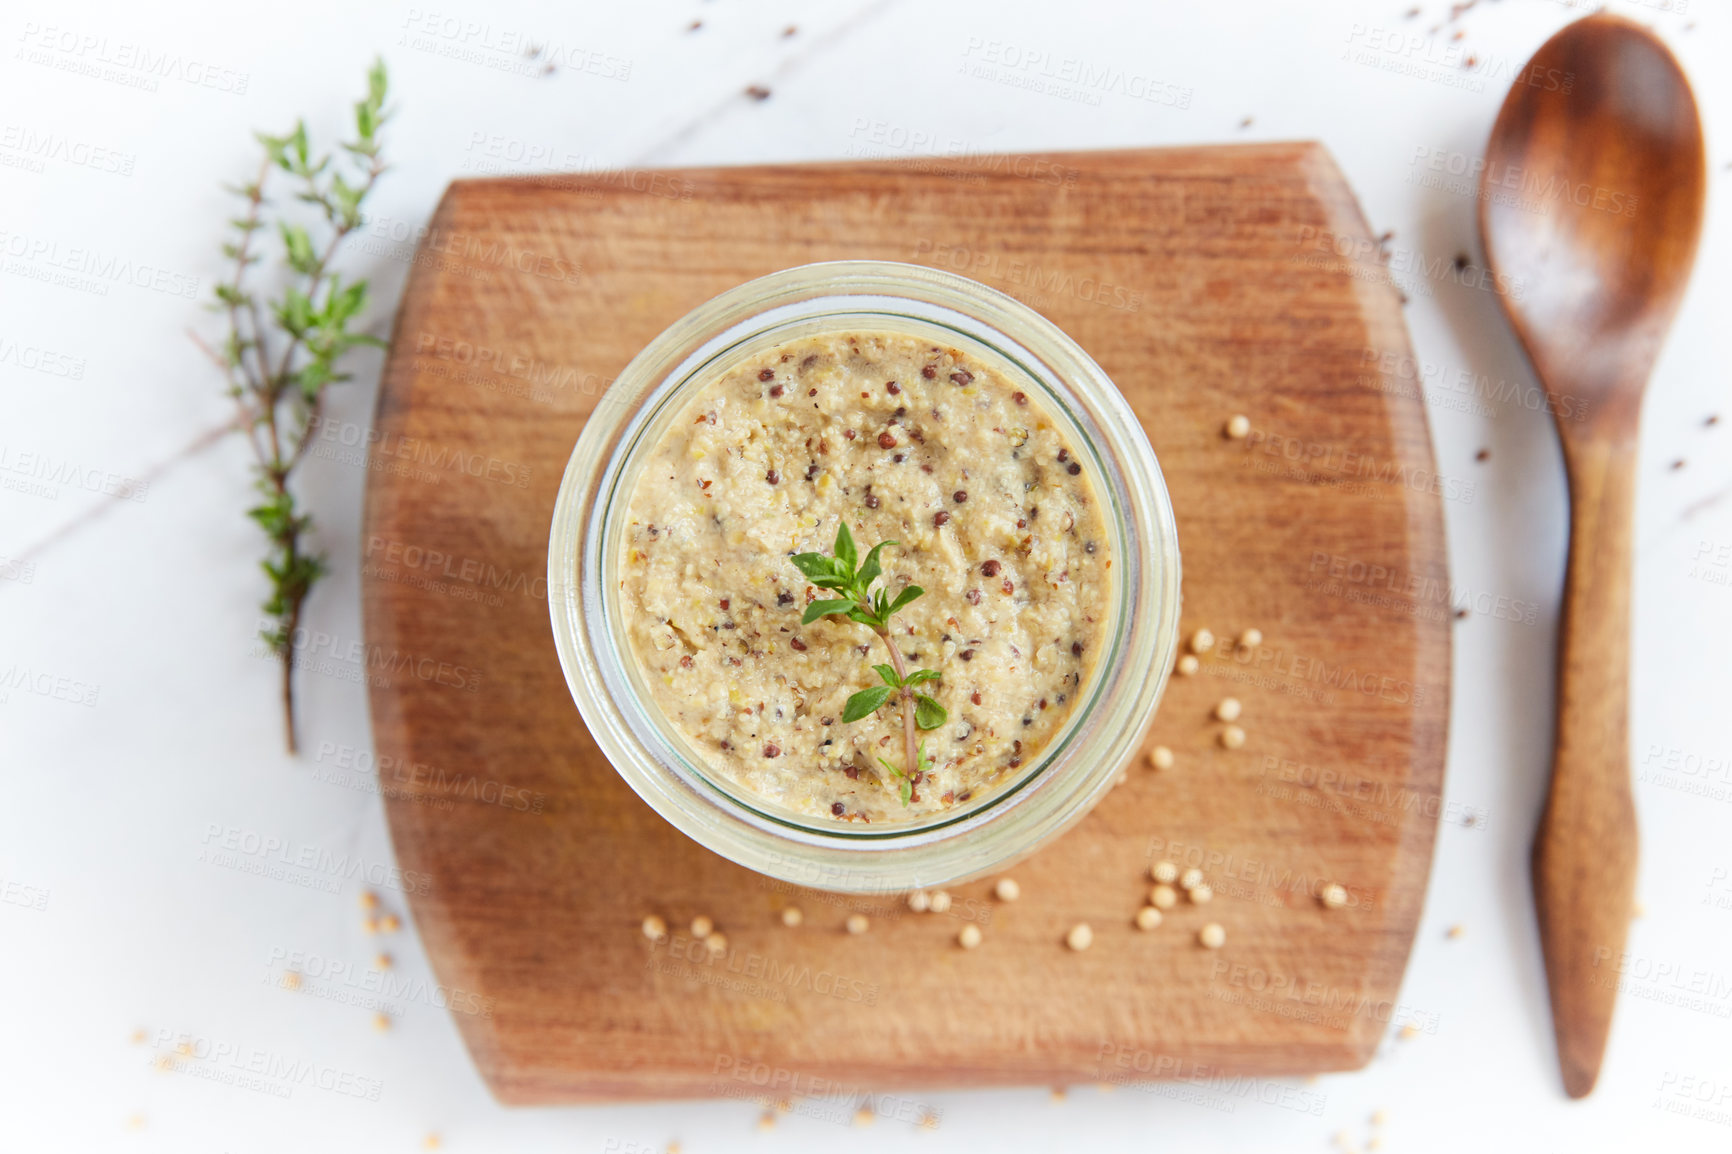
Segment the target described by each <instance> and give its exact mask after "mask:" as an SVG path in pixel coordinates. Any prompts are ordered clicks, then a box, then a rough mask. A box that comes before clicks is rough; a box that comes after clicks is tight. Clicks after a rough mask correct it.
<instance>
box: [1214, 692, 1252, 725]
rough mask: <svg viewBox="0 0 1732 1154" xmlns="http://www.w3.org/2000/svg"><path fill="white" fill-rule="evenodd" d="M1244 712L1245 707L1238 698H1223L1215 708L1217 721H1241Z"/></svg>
mask: <svg viewBox="0 0 1732 1154" xmlns="http://www.w3.org/2000/svg"><path fill="white" fill-rule="evenodd" d="M1244 711H1245V707H1244V706H1243V705H1241V704H1239V699H1238V698H1237V697H1223V698H1221V700H1220V702H1219V703H1218V704H1217V705H1216V706H1215V720H1216V721H1237V720H1239V714H1241V713H1243V712H1244Z"/></svg>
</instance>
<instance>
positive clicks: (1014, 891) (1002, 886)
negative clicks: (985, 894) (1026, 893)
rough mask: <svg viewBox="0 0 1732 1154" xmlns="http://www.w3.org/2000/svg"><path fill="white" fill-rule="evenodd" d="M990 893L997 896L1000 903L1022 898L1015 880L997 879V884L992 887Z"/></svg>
mask: <svg viewBox="0 0 1732 1154" xmlns="http://www.w3.org/2000/svg"><path fill="white" fill-rule="evenodd" d="M992 892H993V893H995V894H997V895H998V900H999V901H1001V902H1014V901H1015V900H1016V899H1017V898H1020V897H1021V896H1022V887H1021V886H1019V885H1017V884H1016V879H1015V878H999V879H998V884H997V885H995V886H993V887H992Z"/></svg>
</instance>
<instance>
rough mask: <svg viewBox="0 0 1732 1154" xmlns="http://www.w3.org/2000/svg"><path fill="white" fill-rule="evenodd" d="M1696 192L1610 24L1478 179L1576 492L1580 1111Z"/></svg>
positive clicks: (1676, 72) (1573, 951)
mask: <svg viewBox="0 0 1732 1154" xmlns="http://www.w3.org/2000/svg"><path fill="white" fill-rule="evenodd" d="M1703 185H1704V177H1703V148H1702V128H1701V123H1700V122H1699V121H1698V119H1697V116H1696V101H1695V99H1694V97H1692V96H1691V94H1690V86H1689V84H1688V83H1687V82H1686V81H1685V79H1684V74H1683V72H1682V70H1681V69H1679V67H1678V62H1677V61H1676V60H1674V59H1673V58H1672V54H1671V53H1670V52H1668V51H1667V50H1666V47H1665V45H1663V44H1661V43H1660V41H1659V40H1658V39H1656V38H1655V37H1654V36H1653V34H1652V33H1650V32H1648V31H1647V30H1646V29H1644V28H1642V27H1641V26H1640V25H1637V24H1633V23H1631V22H1630V21H1628V20H1624V19H1621V18H1619V17H1616V16H1604V15H1600V16H1591V17H1589V18H1588V19H1586V20H1581V21H1578V22H1577V23H1575V24H1571V25H1569V26H1568V27H1567V28H1565V29H1564V30H1563V31H1561V32H1559V33H1558V34H1557V35H1556V36H1553V37H1552V38H1551V39H1550V40H1548V41H1546V43H1545V45H1544V47H1542V48H1541V49H1540V50H1539V52H1537V53H1536V54H1535V55H1534V58H1533V59H1532V60H1531V61H1530V62H1529V63H1528V66H1527V68H1526V69H1524V70H1523V71H1522V73H1521V74H1520V76H1519V78H1518V79H1517V81H1516V85H1515V88H1514V89H1513V90H1511V92H1510V94H1509V97H1508V98H1507V99H1506V100H1505V101H1504V105H1503V110H1502V111H1501V112H1499V113H1498V118H1497V125H1496V127H1494V128H1493V129H1492V134H1491V143H1490V144H1489V146H1488V147H1487V150H1486V168H1485V170H1484V172H1483V173H1482V174H1481V177H1480V202H1479V204H1480V210H1479V227H1480V237H1481V240H1482V242H1483V244H1484V248H1485V255H1486V261H1487V264H1488V266H1489V268H1490V271H1491V272H1492V274H1493V282H1494V284H1497V285H1499V286H1500V292H1502V293H1503V296H1502V299H1503V303H1504V309H1505V311H1506V312H1507V313H1508V314H1509V318H1510V321H1511V323H1512V324H1513V325H1514V326H1515V331H1516V335H1517V336H1518V337H1520V338H1521V343H1522V345H1523V347H1525V348H1526V349H1527V354H1528V359H1529V360H1530V361H1532V362H1533V367H1534V371H1535V373H1536V374H1538V376H1539V379H1540V381H1541V383H1542V384H1543V385H1544V386H1545V389H1546V392H1547V394H1548V395H1549V396H1550V398H1551V402H1552V409H1553V412H1554V414H1555V415H1556V417H1557V425H1558V436H1559V438H1560V440H1562V442H1563V449H1564V465H1565V468H1566V470H1567V471H1568V474H1569V483H1570V562H1569V572H1568V575H1567V576H1566V578H1565V581H1564V609H1563V619H1562V621H1561V623H1560V628H1559V641H1558V725H1557V741H1556V748H1555V752H1554V754H1553V760H1552V781H1551V791H1550V794H1549V796H1548V797H1547V799H1546V807H1545V813H1544V816H1543V817H1542V818H1541V819H1540V826H1539V832H1538V834H1537V835H1536V838H1535V841H1534V850H1533V874H1534V902H1535V905H1536V906H1537V907H1538V912H1539V927H1540V945H1541V948H1542V949H1543V950H1544V952H1545V961H1546V978H1547V981H1548V982H1549V984H1550V986H1551V1001H1552V1027H1553V1029H1554V1030H1555V1031H1556V1033H1557V1039H1558V1059H1559V1062H1560V1064H1561V1065H1562V1067H1563V1076H1564V1088H1565V1090H1567V1091H1568V1092H1569V1095H1570V1097H1572V1098H1580V1097H1583V1096H1584V1095H1586V1094H1587V1093H1589V1092H1590V1091H1591V1090H1592V1089H1593V1088H1594V1081H1595V1079H1596V1078H1598V1077H1599V1073H1600V1060H1601V1058H1602V1057H1603V1056H1604V1054H1605V1049H1606V1035H1607V1033H1608V1031H1609V1030H1610V1029H1611V1024H1612V1003H1613V1001H1614V998H1615V995H1616V987H1617V969H1616V966H1617V963H1618V959H1619V956H1620V955H1621V954H1622V953H1623V950H1624V941H1625V936H1626V934H1627V932H1628V930H1629V922H1630V915H1631V911H1632V903H1633V898H1634V894H1635V885H1636V818H1635V813H1634V810H1633V807H1632V803H1631V798H1630V757H1629V725H1628V715H1629V675H1630V546H1631V530H1632V521H1633V515H1634V509H1635V482H1636V427H1637V422H1638V420H1639V418H1640V415H1641V408H1642V390H1643V388H1644V386H1645V385H1646V384H1647V380H1648V375H1649V373H1650V372H1651V371H1652V369H1653V366H1654V359H1655V357H1656V355H1657V354H1658V352H1659V349H1660V344H1661V341H1662V340H1663V339H1664V338H1665V335H1666V330H1667V329H1668V328H1669V327H1670V326H1671V324H1672V317H1673V315H1674V314H1675V313H1676V312H1677V311H1678V301H1679V298H1680V297H1682V295H1683V293H1684V285H1685V282H1686V281H1687V280H1688V279H1689V276H1690V265H1691V263H1692V262H1693V261H1694V259H1695V255H1696V237H1697V234H1698V233H1699V232H1700V231H1701V225H1702V202H1703ZM1536 206H1537V210H1536Z"/></svg>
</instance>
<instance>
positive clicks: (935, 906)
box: [931, 890, 950, 914]
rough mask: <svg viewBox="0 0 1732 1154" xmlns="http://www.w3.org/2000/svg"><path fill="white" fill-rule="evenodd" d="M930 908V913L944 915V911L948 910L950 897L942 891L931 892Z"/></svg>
mask: <svg viewBox="0 0 1732 1154" xmlns="http://www.w3.org/2000/svg"><path fill="white" fill-rule="evenodd" d="M931 907H932V912H933V913H935V914H941V913H944V912H945V911H946V910H948V909H950V895H949V894H948V893H946V892H944V891H943V890H933V891H932V899H931Z"/></svg>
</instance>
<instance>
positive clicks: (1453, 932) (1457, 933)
mask: <svg viewBox="0 0 1732 1154" xmlns="http://www.w3.org/2000/svg"><path fill="white" fill-rule="evenodd" d="M1465 933H1467V931H1466V930H1465V929H1463V928H1462V927H1460V926H1450V927H1449V934H1448V936H1449V937H1450V938H1452V939H1454V938H1459V937H1461V935H1463V934H1465Z"/></svg>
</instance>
